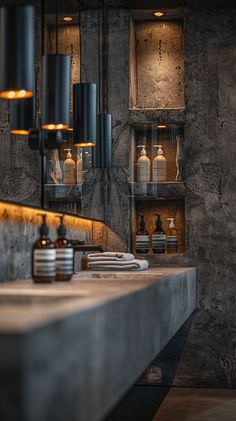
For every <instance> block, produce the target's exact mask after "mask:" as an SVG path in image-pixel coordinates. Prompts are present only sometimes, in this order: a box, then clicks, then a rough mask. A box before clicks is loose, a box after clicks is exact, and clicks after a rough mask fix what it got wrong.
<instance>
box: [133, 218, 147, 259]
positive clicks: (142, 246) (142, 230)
mask: <svg viewBox="0 0 236 421" xmlns="http://www.w3.org/2000/svg"><path fill="white" fill-rule="evenodd" d="M135 250H136V253H148V251H149V234H148V231H147V230H146V224H145V221H144V216H143V215H141V220H140V222H139V228H138V231H137V233H136V237H135Z"/></svg>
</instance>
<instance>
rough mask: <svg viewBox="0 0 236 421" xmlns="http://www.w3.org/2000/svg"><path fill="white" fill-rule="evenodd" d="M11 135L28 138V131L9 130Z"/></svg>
mask: <svg viewBox="0 0 236 421" xmlns="http://www.w3.org/2000/svg"><path fill="white" fill-rule="evenodd" d="M11 133H12V134H19V135H20V136H28V134H29V130H17V129H16V130H11Z"/></svg>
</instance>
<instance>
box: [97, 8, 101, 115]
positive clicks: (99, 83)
mask: <svg viewBox="0 0 236 421" xmlns="http://www.w3.org/2000/svg"><path fill="white" fill-rule="evenodd" d="M100 38H101V31H100V0H98V113H99V114H101V39H100Z"/></svg>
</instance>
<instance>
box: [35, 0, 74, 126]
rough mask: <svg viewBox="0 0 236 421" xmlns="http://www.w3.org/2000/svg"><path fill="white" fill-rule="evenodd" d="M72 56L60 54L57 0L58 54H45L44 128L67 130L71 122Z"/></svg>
mask: <svg viewBox="0 0 236 421" xmlns="http://www.w3.org/2000/svg"><path fill="white" fill-rule="evenodd" d="M70 77H71V58H70V56H69V55H66V54H58V0H56V54H48V55H45V56H43V98H42V129H45V130H65V129H66V128H67V127H69V124H70Z"/></svg>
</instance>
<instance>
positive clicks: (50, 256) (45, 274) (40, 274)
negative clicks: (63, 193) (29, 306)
mask: <svg viewBox="0 0 236 421" xmlns="http://www.w3.org/2000/svg"><path fill="white" fill-rule="evenodd" d="M41 216H42V225H41V226H40V228H39V234H40V236H39V238H38V240H36V241H35V243H34V245H33V251H32V279H33V281H34V282H35V283H48V282H53V281H54V280H55V275H56V251H55V246H54V243H53V242H52V241H51V240H50V239H49V237H48V234H49V228H48V225H47V224H46V215H45V214H44V215H41Z"/></svg>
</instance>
